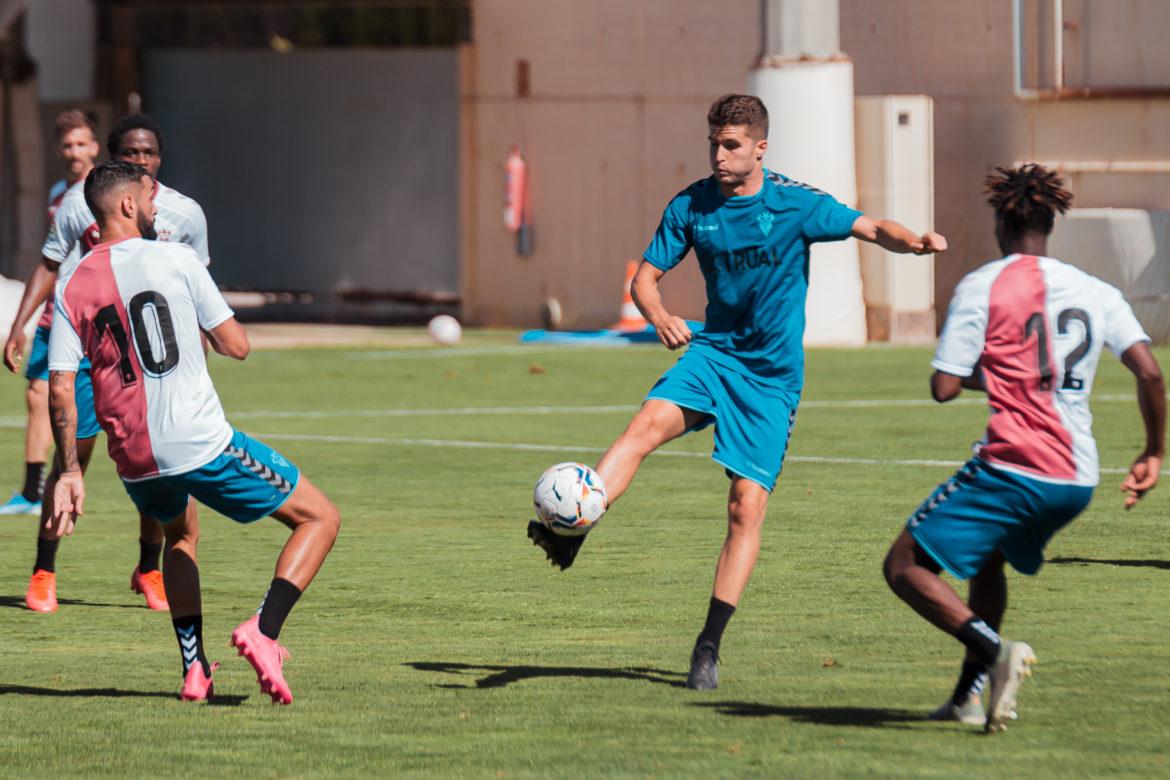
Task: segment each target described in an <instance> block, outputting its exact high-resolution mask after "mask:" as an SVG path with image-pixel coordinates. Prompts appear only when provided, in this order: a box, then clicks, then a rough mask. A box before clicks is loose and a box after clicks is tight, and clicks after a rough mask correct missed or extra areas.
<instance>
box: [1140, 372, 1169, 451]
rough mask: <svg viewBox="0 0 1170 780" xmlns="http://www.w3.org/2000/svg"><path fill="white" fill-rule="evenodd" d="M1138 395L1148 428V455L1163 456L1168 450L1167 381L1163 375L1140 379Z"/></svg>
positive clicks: (1143, 420)
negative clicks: (1166, 449)
mask: <svg viewBox="0 0 1170 780" xmlns="http://www.w3.org/2000/svg"><path fill="white" fill-rule="evenodd" d="M1137 395H1138V408H1139V409H1141V413H1142V422H1143V423H1144V424H1145V427H1146V450H1145V451H1146V454H1148V455H1158V456H1161V455H1162V454H1163V452H1164V451H1165V448H1166V381H1165V380H1164V379H1163V378H1162V375H1161V374H1158V375H1157V376H1156V377H1153V378H1139V380H1138V392H1137Z"/></svg>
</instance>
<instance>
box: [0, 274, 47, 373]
mask: <svg viewBox="0 0 1170 780" xmlns="http://www.w3.org/2000/svg"><path fill="white" fill-rule="evenodd" d="M60 267H61V264H60V263H58V262H56V261H55V260H50V259H49V258H47V257H42V258H41V261H40V262H39V263H37V265H36V267H35V268H33V269H32V273H30V274H29V275H28V280H27V281H26V282H25V283H24V294H23V295H21V296H20V306H19V308H17V310H16V319H14V320H13V321H12V330H11V331H9V333H8V341H7V342H5V344H4V365H5V366H6V367H7V368H8V370H9V371H11V372H12V373H14V374H15V373H17V372H18V371H20V361H21V360H22V359H23V358H24V342H25V337H24V326H25V325H27V324H28V321H29V319H31V318H32V316H33V313H34V312H35V311H36V310H37V307H38V306H40V305H41V304H42V303H44V302H45V301H46V300H47V299H48V297H49V296H50V295H52V294H53V285H54V284H56V283H57V270H58V269H59V268H60Z"/></svg>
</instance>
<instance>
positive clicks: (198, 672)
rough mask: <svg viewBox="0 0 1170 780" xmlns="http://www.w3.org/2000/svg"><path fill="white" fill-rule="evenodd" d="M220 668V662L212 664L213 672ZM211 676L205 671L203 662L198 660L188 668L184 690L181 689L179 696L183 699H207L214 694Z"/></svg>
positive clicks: (184, 679) (184, 680)
mask: <svg viewBox="0 0 1170 780" xmlns="http://www.w3.org/2000/svg"><path fill="white" fill-rule="evenodd" d="M218 668H219V664H218V663H213V664H212V665H211V671H212V673H214V672H215V670H216V669H218ZM212 687H213V686H212V684H211V676H210V675H206V674H204V673H203V664H201V663H199V662H198V661H196V662H195V663H193V664H191V668H190V669H188V670H187V676H186V677H185V678H183V690H181V691H179V698H180V699H182V700H183V701H207V700H208V699H210V698H211V697H212V695H213V693H212Z"/></svg>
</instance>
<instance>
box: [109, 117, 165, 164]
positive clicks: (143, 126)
mask: <svg viewBox="0 0 1170 780" xmlns="http://www.w3.org/2000/svg"><path fill="white" fill-rule="evenodd" d="M131 130H149V131H150V132H152V133H154V137H155V140H157V141H158V156H159V157H162V156H163V132H162V128H161V127H159V126H158V124H157V123H156V122H155V121H154V120H153V119H151V118H150V117H148V116H147V115H146V114H127V115H126V116H124V117H122V118H121V119H119V120H118V121H117V122H115V123H114V126H113V127H112V128H111V129H110V135H109V137H108V138H106V149H107V150H108V151H109V152H110V156H111V157H117V156H118V152H119V150H121V148H122V136H124V135H126V133H128V132H130V131H131Z"/></svg>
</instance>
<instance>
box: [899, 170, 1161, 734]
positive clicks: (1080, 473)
mask: <svg viewBox="0 0 1170 780" xmlns="http://www.w3.org/2000/svg"><path fill="white" fill-rule="evenodd" d="M987 192H988V194H989V196H990V197H989V198H988V201H989V202H990V204H991V205H992V207H993V208H994V209H995V213H996V239H997V241H998V243H999V246H1000V249H1001V250H1002V251H1003V252H1004V253H1005V255H1006V256H1005V257H1003V258H1001V259H999V260H994V261H992V262H990V263H987V264H986V265H984V266H982V267H981V268H979V269H977V270H975V271H973V272H972V273H970V274H968V275H967V276H966V277H964V278H963V280H962V281H961V282H960V283H959V286H958V287H957V288H956V289H955V293H954V296H953V297H952V298H951V303H950V308H949V310H948V312H947V320H946V324H945V326H944V327H943V332H942V335H941V336H940V337H939V344H938V348H937V350H936V352H935V356H934V360H933V362H932V363H931V365H932V366H933V367H934V369H935V373H934V376H933V377H932V378H931V393H932V395H933V396H934V398H935V400H937V401H939V402H945V401H949V400H951V399H953V398H956V397H958V395H959V394H960V393H961V392H962V388H964V387H965V388H969V389H973V390H984V391H986V393H987V400H988V403H989V405H990V407H991V419H990V420H989V421H988V425H987V433H986V434H985V436H984V437H983V439H982V441H980V442H979V443H978V444H977V445H976V447H975V457H973V458H972V459H971V460H970V461H968V462H967V464H966V465H964V466H963V467H962V468H961V469H959V471H958V472H957V473H956V474H955V475H954V476H953V477H952V478H951V479H949V480H948V481H946V482H945V483H943V484H942V485H940V486H939V487H938V489H936V490H935V491H934V493H933V494H931V496H930V497H929V498H928V499H927V500H926V501H925V502H924V503H923V504H922V505H921V506H920V507H919V508H918V509H917V510H916V511H915V512H914V513H913V514H911V515H910V518H909V520H908V521H907V523H906V528H905V530H904V531H903V532H902V534H901V536H899V537H898V539H897V540H895V542H894V544H893V545H892V546H891V548H890V551H889V554H888V555H887V556H886V561H885V566H884V570H885V576H886V581H887V582H888V583H889V585H890V587H891V589H892V590H893V591H894V592H895V593H896V594H897V595H898V596H899V597H900V598H901V599H902V600H903V601H905V602H906V603H907V604H909V605H910V606H911V607H912V608H913V609H914V610H915V611H917V612H918V613H919V614H920V615H922V616H923V617H924V618H926V619H927V620H929V621H930V622H931V623H933V624H934V625H935V626H937V627H939V628H942V629H943V630H944V631H947V632H948V633H951V634H953V635H954V636H955V638H956V639H958V640H959V641H960V642H962V643H963V644H964V645H965V646H966V647H967V658H966V660H965V662H964V664H963V669H962V671H961V673H960V675H959V682H958V684H957V685H956V687H955V691H954V694H953V695H952V697H951V700H950V701H948V702H946V703H945V704H944V705H943V706H942V707H940V708H939V709H938V710H936V711H935V712H934V713H932V715H931V717H932V718H933V719H936V720H958V721H962V722H965V723H980V724H983V725H984V726H985V728H986V730H987V731H998V730H1000V729H1002V728H1003V727H1004V724H1005V722H1006V721H1007V720H1009V719H1012V718H1014V717H1015V716H1016V690H1017V689H1018V687H1019V684H1020V682H1021V681H1022V680H1023V678H1024V677H1026V676H1027V675H1028V674H1029V671H1028V667H1029V666H1030V664H1031V663H1032V662H1034V661H1035V660H1036V659H1035V655H1034V653H1033V651H1032V648H1031V646H1029V645H1027V644H1025V643H1024V642H1017V641H1010V640H1007V639H1001V637H1000V636H999V633H998V632H999V630H1000V623H1001V621H1002V619H1003V614H1004V611H1005V610H1006V608H1007V581H1006V579H1005V578H1004V564H1005V562H1006V563H1010V564H1011V565H1012V567H1013V568H1015V569H1016V570H1017V571H1019V572H1021V573H1023V574H1036V573H1037V572H1038V571H1039V570H1040V567H1041V566H1042V565H1043V563H1044V547H1045V545H1047V543H1048V541H1049V540H1050V539H1051V538H1052V537H1053V535H1054V534H1056V533H1057V532H1058V531H1059V530H1060V529H1061V528H1063V527H1064V526H1065V525H1067V524H1068V523H1070V522H1072V520H1073V519H1074V518H1075V517H1076V516H1077V515H1078V514H1080V513H1081V512H1082V511H1083V510H1084V509H1085V507H1087V506H1088V505H1089V501H1090V500H1091V499H1092V497H1093V489H1094V488H1095V487H1096V485H1097V482H1098V479H1099V476H1100V468H1099V466H1098V456H1097V444H1096V442H1095V441H1094V439H1093V431H1092V424H1093V417H1092V414H1091V413H1090V411H1089V394H1090V392H1091V391H1092V389H1093V377H1094V375H1095V374H1096V371H1097V363H1098V361H1099V360H1100V357H1101V352H1102V351H1103V350H1104V349H1109V350H1110V351H1111V352H1113V353H1114V354H1115V355H1117V356H1118V357H1119V358H1120V359H1121V361H1122V363H1123V364H1124V365H1125V366H1126V368H1128V369H1129V370H1130V371H1131V372H1133V374H1134V376H1135V377H1136V378H1137V380H1138V407H1139V409H1140V411H1141V414H1142V420H1143V422H1144V423H1145V428H1146V441H1145V447H1144V449H1143V450H1142V451H1141V452H1140V454H1139V455H1138V457H1137V459H1136V460H1135V461H1134V463H1133V466H1132V467H1131V469H1130V473H1129V476H1128V477H1127V478H1126V479H1125V481H1124V483H1123V484H1122V489H1123V490H1124V491H1125V492H1126V493H1127V496H1128V497H1127V499H1126V507H1127V508H1129V507H1131V506H1133V505H1134V504H1136V503H1137V501H1138V499H1140V498H1141V496H1142V494H1144V493H1145V492H1146V491H1148V490H1150V489H1151V488H1153V486H1154V485H1155V484H1156V483H1157V481H1158V475H1159V472H1160V469H1161V463H1162V457H1163V448H1164V437H1165V424H1166V398H1165V392H1166V390H1165V383H1164V381H1163V379H1162V373H1161V369H1160V368H1159V367H1158V363H1157V361H1156V360H1155V359H1154V356H1153V353H1152V352H1151V351H1150V346H1149V341H1150V338H1149V336H1147V335H1146V332H1145V330H1143V329H1142V326H1141V324H1140V323H1139V322H1138V320H1137V318H1136V317H1135V316H1134V313H1133V309H1131V308H1130V306H1129V304H1128V303H1127V302H1126V300H1125V298H1124V297H1123V296H1122V294H1121V292H1120V291H1119V290H1117V289H1116V288H1114V287H1112V286H1110V285H1108V284H1106V283H1105V282H1103V281H1101V280H1100V279H1098V278H1096V277H1094V276H1092V275H1090V274H1088V273H1085V272H1084V271H1082V270H1080V269H1078V268H1076V267H1074V266H1072V265H1069V264H1067V263H1063V262H1061V261H1060V260H1057V259H1055V258H1052V257H1048V256H1046V254H1047V246H1048V235H1049V234H1050V233H1051V232H1052V228H1053V224H1054V221H1055V215H1056V214H1057V213H1063V212H1064V211H1066V210H1067V209H1068V208H1069V206H1070V205H1071V203H1072V195H1071V193H1069V192H1068V191H1067V190H1066V189H1064V186H1063V183H1062V182H1061V180H1060V178H1059V177H1058V176H1057V175H1056V174H1055V173H1054V172H1052V171H1049V170H1047V169H1045V168H1043V167H1042V166H1039V165H1034V164H1028V165H1023V166H1020V167H1018V168H1012V169H1008V168H1000V169H997V173H996V174H993V175H992V176H990V177H988V180H987ZM942 570H945V571H947V572H948V573H950V574H951V575H953V576H955V577H956V578H958V579H961V580H969V581H970V598H969V605H968V604H964V603H963V602H962V601H961V600H960V599H959V597H958V594H956V593H955V591H954V590H953V589H952V588H951V587H950V586H949V585H947V584H946V583H945V582H944V581H943V580H942V579H941V578H939V576H938V574H939V572H940V571H942ZM985 683H989V684H990V685H989V687H990V693H989V695H988V697H987V699H988V701H987V707H986V711H984V707H983V703H982V701H981V694H982V692H983V687H984V684H985Z"/></svg>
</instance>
